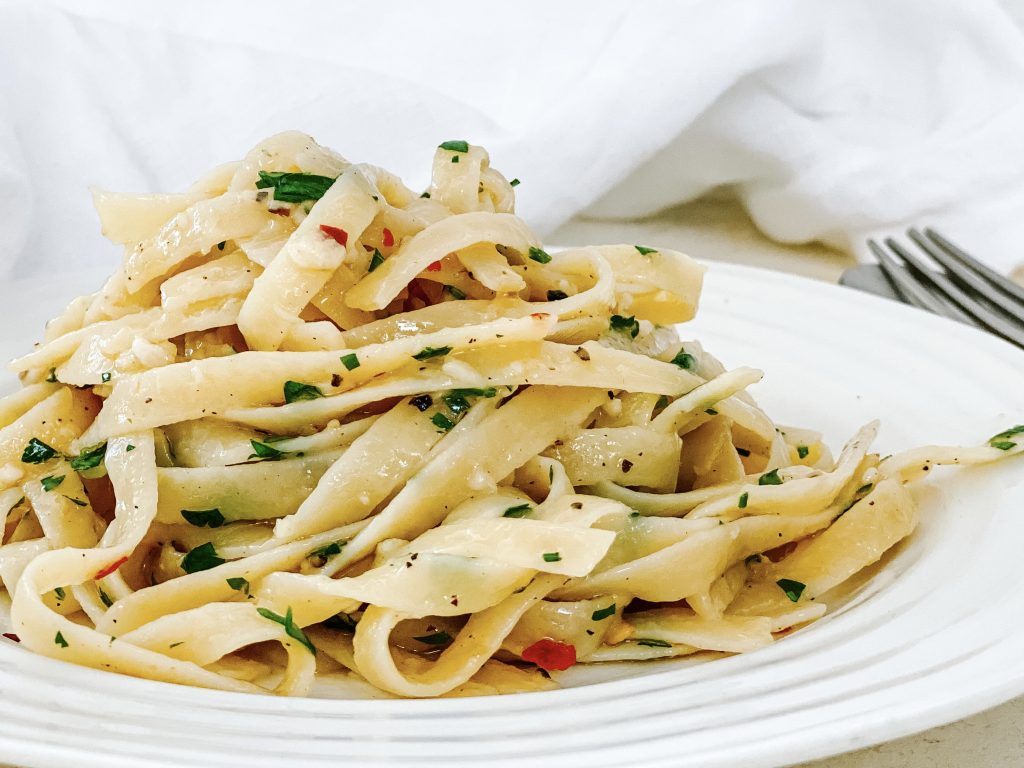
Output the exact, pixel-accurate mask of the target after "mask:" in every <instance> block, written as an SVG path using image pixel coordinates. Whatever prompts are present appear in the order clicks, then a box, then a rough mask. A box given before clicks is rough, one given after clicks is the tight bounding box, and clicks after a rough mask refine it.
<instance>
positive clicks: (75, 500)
mask: <svg viewBox="0 0 1024 768" xmlns="http://www.w3.org/2000/svg"><path fill="white" fill-rule="evenodd" d="M64 498H65V499H67V500H68V501H70V502H71V503H72V504H76V505H77V506H79V507H84V506H85V504H86V502H84V501H82V500H81V499H76V498H74V497H73V496H68V495H67V494H65V495H64Z"/></svg>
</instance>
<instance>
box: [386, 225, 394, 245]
mask: <svg viewBox="0 0 1024 768" xmlns="http://www.w3.org/2000/svg"><path fill="white" fill-rule="evenodd" d="M394 244H395V236H394V235H392V234H391V230H390V229H388V228H387V227H384V247H385V248H390V247H391V246H392V245H394Z"/></svg>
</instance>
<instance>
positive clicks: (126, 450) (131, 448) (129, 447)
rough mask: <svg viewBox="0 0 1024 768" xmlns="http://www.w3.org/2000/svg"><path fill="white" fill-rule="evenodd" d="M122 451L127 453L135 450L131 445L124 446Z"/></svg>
mask: <svg viewBox="0 0 1024 768" xmlns="http://www.w3.org/2000/svg"><path fill="white" fill-rule="evenodd" d="M124 450H125V453H127V452H128V451H134V450H135V446H134V445H131V444H129V445H126V446H125V448H124Z"/></svg>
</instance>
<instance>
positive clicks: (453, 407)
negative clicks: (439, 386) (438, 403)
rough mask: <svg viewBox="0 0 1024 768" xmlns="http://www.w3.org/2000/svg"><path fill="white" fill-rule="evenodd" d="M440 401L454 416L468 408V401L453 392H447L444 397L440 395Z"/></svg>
mask: <svg viewBox="0 0 1024 768" xmlns="http://www.w3.org/2000/svg"><path fill="white" fill-rule="evenodd" d="M441 399H442V400H444V404H445V405H447V406H448V410H450V411H451V412H452V413H453V414H455V415H456V416H459V415H461V414H462V413H464V412H466V411H468V410H469V408H470V405H469V400H467V399H466V398H465V397H463V396H462V395H460V394H457V393H455V392H449V393H448V394H446V395H442V396H441Z"/></svg>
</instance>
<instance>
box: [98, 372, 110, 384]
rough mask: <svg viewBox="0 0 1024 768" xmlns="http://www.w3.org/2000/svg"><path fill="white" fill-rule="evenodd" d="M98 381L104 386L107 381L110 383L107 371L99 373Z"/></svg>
mask: <svg viewBox="0 0 1024 768" xmlns="http://www.w3.org/2000/svg"><path fill="white" fill-rule="evenodd" d="M100 381H102V382H103V383H104V384H106V383H107V382H108V381H110V373H109V372H107V371H105V372H103V373H101V374H100Z"/></svg>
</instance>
